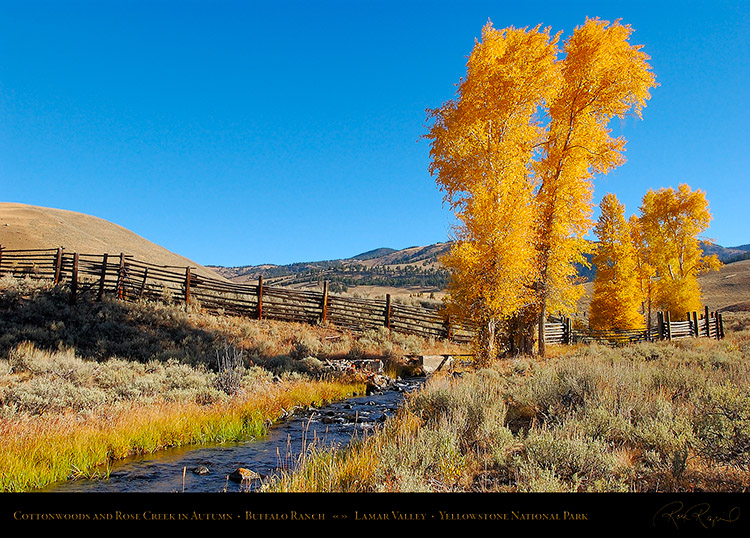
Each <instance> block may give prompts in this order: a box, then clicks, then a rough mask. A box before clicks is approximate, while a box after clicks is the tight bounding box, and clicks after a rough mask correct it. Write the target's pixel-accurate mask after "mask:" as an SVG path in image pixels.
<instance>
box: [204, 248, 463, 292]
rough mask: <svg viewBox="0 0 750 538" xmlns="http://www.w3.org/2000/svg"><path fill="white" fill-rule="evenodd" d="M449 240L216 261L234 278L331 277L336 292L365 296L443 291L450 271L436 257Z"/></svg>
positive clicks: (307, 281)
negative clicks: (306, 258) (269, 261)
mask: <svg viewBox="0 0 750 538" xmlns="http://www.w3.org/2000/svg"><path fill="white" fill-rule="evenodd" d="M450 245H451V244H450V243H436V244H434V245H428V246H415V247H409V248H405V249H401V250H394V249H392V248H378V249H374V250H370V251H368V252H364V253H362V254H359V255H357V256H353V257H351V258H347V259H340V260H326V261H317V262H300V263H293V264H289V265H255V266H253V265H247V266H241V267H215V266H211V268H212V269H214V270H215V271H216V272H217V273H219V274H221V275H223V276H224V277H226V278H228V279H230V280H233V281H235V282H254V281H256V280H258V277H260V276H262V277H263V279H264V281H265V282H267V283H268V284H269V285H275V286H288V287H293V288H319V287H320V286H321V284H322V282H323V281H328V282H329V289H330V290H331V291H333V292H347V291H348V292H351V293H357V294H359V295H363V296H374V295H378V296H382V295H385V294H386V293H391V294H392V295H409V294H423V295H424V294H427V295H429V294H433V295H435V296H439V295H441V294H443V293H444V290H445V287H446V286H447V284H448V280H449V274H448V271H447V270H445V268H443V267H442V265H441V264H440V262H439V261H438V259H439V257H440V256H441V255H442V254H443V253H445V252H447V251H448V250H449V249H450Z"/></svg>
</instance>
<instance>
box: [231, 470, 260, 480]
mask: <svg viewBox="0 0 750 538" xmlns="http://www.w3.org/2000/svg"><path fill="white" fill-rule="evenodd" d="M260 479H261V476H260V475H259V474H258V473H256V472H255V471H251V470H250V469H245V468H243V467H240V468H239V469H237V470H236V471H234V472H233V473H232V474H230V475H229V480H231V481H232V482H252V481H253V480H260Z"/></svg>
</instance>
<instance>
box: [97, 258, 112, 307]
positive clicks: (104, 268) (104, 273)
mask: <svg viewBox="0 0 750 538" xmlns="http://www.w3.org/2000/svg"><path fill="white" fill-rule="evenodd" d="M108 257H109V256H108V255H107V254H102V273H101V278H100V279H99V294H98V295H97V296H96V300H97V301H101V300H102V299H103V298H104V280H105V279H106V278H107V258H108Z"/></svg>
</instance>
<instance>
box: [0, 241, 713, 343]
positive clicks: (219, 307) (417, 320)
mask: <svg viewBox="0 0 750 538" xmlns="http://www.w3.org/2000/svg"><path fill="white" fill-rule="evenodd" d="M6 275H10V276H13V277H16V278H26V277H29V278H40V279H50V280H53V281H54V282H55V283H56V284H60V283H65V284H67V285H68V287H69V289H70V302H71V303H73V304H74V303H75V302H76V301H78V300H79V298H81V297H86V298H92V299H95V300H98V301H101V300H102V299H103V298H104V296H105V295H110V296H114V297H117V298H118V299H121V300H139V299H149V300H157V301H163V302H172V303H178V302H182V303H187V304H198V305H200V307H201V308H202V309H205V310H207V311H210V312H214V313H224V314H230V315H238V316H248V317H253V318H256V319H271V320H278V321H294V322H302V323H319V322H328V323H331V324H333V325H336V326H339V327H342V328H348V329H353V330H367V329H378V328H380V327H386V328H388V329H390V330H392V331H394V332H398V333H403V334H414V335H417V336H422V337H427V338H438V339H450V340H452V341H454V342H459V343H468V342H470V341H471V339H472V337H473V335H474V330H473V328H472V327H471V325H470V324H467V323H457V322H455V321H452V320H450V319H446V318H445V317H443V315H442V314H441V313H440V311H439V310H437V309H436V308H428V307H424V306H409V305H404V304H400V303H398V302H395V301H392V300H391V296H390V295H386V296H385V299H362V298H356V297H345V296H340V295H333V294H329V293H328V284H327V282H324V283H323V289H322V291H308V290H298V289H290V288H282V287H272V286H267V285H265V284H264V282H263V277H260V279H259V280H258V284H257V285H256V284H236V283H232V282H227V281H223V280H219V279H215V278H211V277H207V276H205V275H202V274H198V273H196V272H195V270H194V268H191V267H176V266H163V265H156V264H151V263H147V262H143V261H139V260H136V259H135V258H133V257H132V256H129V255H126V254H124V253H121V254H119V255H109V254H81V253H77V252H74V253H70V252H66V251H64V250H63V249H38V250H9V249H3V248H2V247H1V246H0V277H2V276H6ZM686 318H687V319H685V320H681V321H672V320H671V319H670V314H669V313H668V312H667V313H661V312H660V313H658V316H657V323H656V325H655V326H654V327H652V328H651V329H650V330H644V331H590V330H586V331H582V330H578V329H574V328H573V325H572V322H571V319H570V318H565V317H557V318H555V317H551V318H549V320H548V322H547V323H546V324H545V341H546V343H547V344H573V343H577V342H594V341H596V342H603V343H609V344H615V345H616V344H625V343H631V342H639V341H653V340H674V339H678V338H687V337H692V338H699V337H707V338H716V339H720V338H723V337H724V325H723V321H722V318H721V314H720V313H717V312H709V310H708V308H706V309H705V312H704V313H702V314H701V316H700V317H698V314H697V313H696V312H693V313H688V315H687V316H686Z"/></svg>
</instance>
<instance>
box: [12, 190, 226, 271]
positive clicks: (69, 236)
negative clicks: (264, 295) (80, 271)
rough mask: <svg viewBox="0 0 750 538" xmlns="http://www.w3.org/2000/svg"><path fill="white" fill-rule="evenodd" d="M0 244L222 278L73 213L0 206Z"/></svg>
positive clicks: (123, 231) (118, 228) (116, 227)
mask: <svg viewBox="0 0 750 538" xmlns="http://www.w3.org/2000/svg"><path fill="white" fill-rule="evenodd" d="M0 245H2V246H3V247H4V248H6V249H47V248H58V247H63V248H64V249H65V250H67V251H70V252H79V253H86V254H104V253H108V254H119V253H120V252H124V253H126V254H130V255H132V256H134V257H135V258H136V259H139V260H142V261H147V262H149V263H153V264H157V265H173V266H179V267H186V266H191V267H195V268H196V272H197V273H199V274H204V275H207V276H211V277H213V278H222V277H221V276H219V275H218V274H217V273H216V272H214V271H213V270H211V269H208V268H206V267H204V266H202V265H200V264H198V263H196V262H194V261H192V260H190V259H188V258H185V257H184V256H180V255H179V254H175V253H174V252H171V251H169V250H167V249H165V248H164V247H161V246H159V245H157V244H155V243H152V242H151V241H149V240H147V239H144V238H143V237H141V236H139V235H137V234H135V233H133V232H131V231H130V230H128V229H126V228H123V227H122V226H119V225H117V224H113V223H111V222H108V221H106V220H103V219H100V218H98V217H93V216H91V215H85V214H83V213H77V212H75V211H67V210H63V209H53V208H47V207H38V206H31V205H26V204H16V203H7V202H3V203H0Z"/></svg>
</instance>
